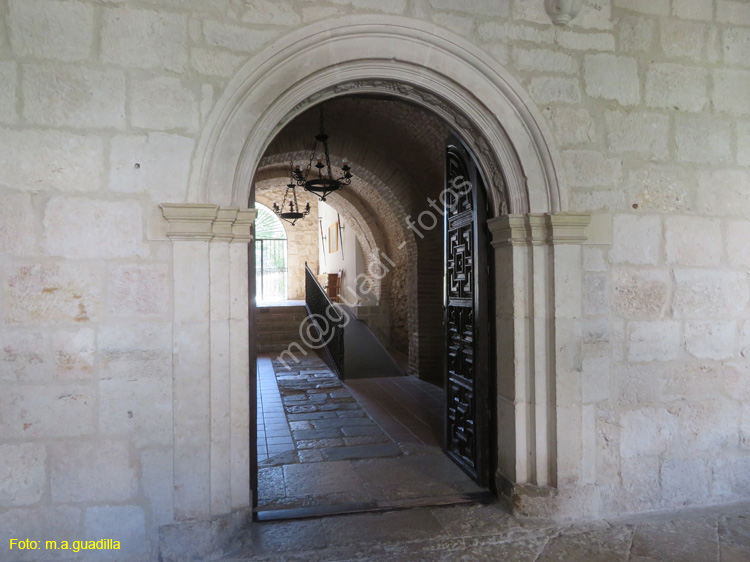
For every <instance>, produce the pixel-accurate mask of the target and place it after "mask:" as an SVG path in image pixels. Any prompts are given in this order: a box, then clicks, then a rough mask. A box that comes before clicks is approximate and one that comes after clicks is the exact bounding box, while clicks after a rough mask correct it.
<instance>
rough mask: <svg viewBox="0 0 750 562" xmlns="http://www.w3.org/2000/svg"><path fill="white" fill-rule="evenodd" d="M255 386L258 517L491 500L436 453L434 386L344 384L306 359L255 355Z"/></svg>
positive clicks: (394, 381) (388, 381)
mask: <svg viewBox="0 0 750 562" xmlns="http://www.w3.org/2000/svg"><path fill="white" fill-rule="evenodd" d="M273 370H275V379H276V383H277V384H273V382H274V379H273V378H271V376H270V375H269V373H271V372H272V371H273ZM258 382H259V389H260V391H259V395H258V443H259V456H258V461H259V470H258V481H259V498H258V510H257V517H258V519H260V520H272V519H286V518H299V517H309V516H314V515H320V514H327V513H351V512H360V511H379V510H385V509H393V508H401V507H409V506H419V505H445V504H457V503H465V502H473V501H478V500H486V499H488V497H489V495H488V493H487V492H486V491H484V490H482V489H481V488H480V487H479V486H477V485H476V484H475V483H474V482H473V481H472V480H471V479H470V478H469V477H468V476H467V475H466V474H465V473H464V472H462V471H461V470H460V469H459V468H458V467H457V466H456V465H455V464H453V463H452V462H451V461H450V460H449V459H448V457H446V456H445V455H444V454H443V451H442V448H441V435H442V410H441V408H442V400H443V397H442V390H441V389H440V388H438V387H435V386H434V385H431V384H429V383H425V382H423V381H420V380H419V379H417V378H416V377H406V376H404V377H389V378H370V379H355V380H353V381H351V382H346V383H342V382H341V381H339V379H338V378H337V377H336V375H335V374H334V373H332V372H331V371H330V369H328V367H327V366H326V365H325V364H324V363H323V362H322V361H321V360H320V359H319V358H317V357H315V356H312V355H308V356H307V357H305V358H303V359H302V360H301V361H300V363H299V364H296V365H291V369H290V370H286V369H285V368H284V366H282V365H281V364H280V363H279V362H278V361H275V360H273V359H272V358H271V357H270V356H268V355H262V356H260V357H259V358H258ZM278 404H282V405H283V413H284V414H285V416H286V417H285V422H286V425H283V424H281V423H280V416H279V408H278ZM269 405H270V407H269ZM288 435H291V442H292V445H291V446H289V445H287V443H288V438H287V436H288ZM264 443H267V446H266V448H265V449H264V448H263V444H264Z"/></svg>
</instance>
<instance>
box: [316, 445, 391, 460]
mask: <svg viewBox="0 0 750 562" xmlns="http://www.w3.org/2000/svg"><path fill="white" fill-rule="evenodd" d="M321 452H322V453H323V456H324V457H325V458H326V459H328V460H330V461H340V460H349V459H366V458H372V457H396V456H399V455H400V454H401V449H399V448H398V445H396V444H394V443H383V444H378V445H354V446H351V447H326V448H324V449H322V450H321Z"/></svg>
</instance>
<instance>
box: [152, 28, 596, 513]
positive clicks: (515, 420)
mask: <svg viewBox="0 0 750 562" xmlns="http://www.w3.org/2000/svg"><path fill="white" fill-rule="evenodd" d="M353 91H356V92H358V93H374V94H377V93H387V94H388V95H391V96H394V97H397V98H402V99H408V100H409V101H411V102H412V103H416V104H418V105H420V106H422V107H424V108H426V109H427V110H429V111H431V112H433V113H434V114H436V115H437V116H439V117H440V118H442V119H443V120H444V121H445V122H446V123H447V124H449V126H450V127H451V128H453V129H455V130H456V131H457V132H458V133H459V134H460V135H461V136H462V137H463V138H465V139H467V140H468V144H469V148H471V149H472V150H473V151H474V153H475V155H476V157H477V160H478V161H479V164H480V167H481V168H482V169H483V170H485V173H486V176H487V177H486V178H485V179H486V184H487V189H488V197H489V199H490V202H491V209H490V210H491V214H492V215H493V216H494V217H495V218H493V219H491V220H490V221H489V223H488V226H489V229H490V231H491V233H492V244H493V247H494V248H495V267H496V272H495V282H496V287H495V291H494V292H495V301H496V311H495V315H496V323H497V324H498V326H499V327H498V330H497V333H498V335H497V340H496V342H495V345H496V348H497V350H498V351H497V354H498V360H497V369H496V371H497V372H496V373H495V376H496V377H497V380H498V387H501V388H502V390H501V391H499V392H498V396H497V403H496V412H495V416H496V420H497V432H498V450H497V451H495V453H496V455H497V459H496V460H497V462H496V466H497V467H498V470H497V474H496V475H495V478H496V482H497V487H498V489H499V490H500V491H501V492H502V493H504V494H506V495H509V496H518V495H519V494H522V493H523V486H524V485H533V486H556V485H559V484H565V485H574V484H575V482H576V474H577V473H578V472H579V471H580V464H581V462H582V461H581V455H580V450H581V443H580V437H579V436H578V434H579V433H580V431H577V430H576V427H577V426H576V423H578V422H580V408H581V401H580V397H576V395H575V388H576V385H575V377H576V376H578V375H577V374H576V370H575V367H574V366H572V367H571V365H570V361H569V356H571V355H574V354H575V348H576V346H578V345H580V341H579V340H580V338H578V336H576V333H577V332H576V321H577V318H578V317H580V311H581V308H582V307H581V274H580V272H581V248H580V244H582V243H583V242H585V241H586V239H587V236H588V232H587V226H588V224H589V217H588V216H584V215H569V214H565V213H562V212H561V211H564V209H565V208H566V207H567V196H566V191H565V187H564V184H563V183H562V179H561V176H560V166H559V165H558V158H557V155H556V153H555V150H554V148H553V147H552V146H551V145H550V144H549V143H548V141H547V139H548V138H551V135H550V134H549V133H548V131H547V130H546V128H545V126H544V125H543V123H542V120H541V119H540V117H539V113H538V111H537V110H536V109H535V108H534V105H533V103H532V102H531V101H530V100H529V98H528V97H527V95H526V94H525V93H524V91H523V89H522V88H521V86H520V85H519V84H518V83H517V82H516V81H515V80H514V79H513V77H512V76H510V75H509V74H508V73H507V72H506V71H505V70H504V69H503V68H501V67H500V66H499V65H498V63H497V62H495V61H494V60H493V59H491V57H489V56H488V55H487V54H485V53H483V52H481V51H480V50H478V49H477V48H476V47H474V46H472V45H471V44H469V43H467V42H466V41H464V40H463V39H461V38H459V37H457V36H454V35H452V34H450V33H449V32H447V31H446V30H444V29H440V28H437V27H435V26H432V25H430V24H426V23H424V22H421V21H415V20H409V19H404V18H384V17H378V18H374V17H369V16H364V17H344V18H341V19H333V20H328V21H326V22H321V23H316V24H313V25H311V26H308V27H305V28H303V29H301V30H298V31H297V32H295V33H292V34H291V35H288V36H286V37H284V39H283V40H282V41H280V42H278V43H277V44H274V45H272V46H271V47H269V48H268V49H266V50H265V51H263V52H262V53H261V54H259V55H257V56H256V57H254V58H253V59H252V60H251V61H250V62H248V63H247V64H246V65H245V67H243V69H242V70H241V71H240V72H239V73H238V75H237V76H236V77H235V78H234V79H233V80H232V81H231V83H230V84H229V85H228V87H227V89H226V91H225V93H224V95H223V96H222V97H221V99H220V100H219V101H218V103H217V105H216V107H215V108H214V110H213V112H212V114H211V116H210V118H209V121H208V125H207V127H206V129H205V131H204V134H203V136H202V137H201V141H200V144H199V147H198V150H197V153H196V157H195V161H194V164H193V175H192V179H191V184H190V190H189V198H188V200H189V202H190V203H189V204H188V205H184V206H182V207H184V208H186V209H191V208H192V209H195V210H196V213H197V215H200V217H199V219H200V220H198V219H195V220H194V221H193V222H196V221H198V222H200V224H202V225H204V224H205V225H207V226H206V227H203V231H205V230H206V229H207V231H208V232H209V233H210V232H211V231H212V228H213V229H214V230H215V229H216V220H217V219H216V217H217V215H216V209H217V208H218V212H219V214H221V213H222V212H223V211H222V209H223V208H225V207H226V208H233V207H244V204H245V202H246V201H247V195H248V188H249V185H250V182H251V180H252V178H253V175H254V174H255V171H256V168H257V166H258V164H259V162H260V159H261V156H262V155H263V153H264V151H265V148H266V147H267V146H268V143H269V142H270V141H271V139H272V138H273V137H274V136H275V134H276V133H277V132H278V131H279V130H281V128H283V127H284V126H285V125H286V124H287V123H288V122H290V121H291V120H292V119H293V118H294V117H295V116H296V115H298V114H299V113H300V112H302V111H304V109H305V108H306V107H307V106H308V105H309V104H311V103H317V102H321V101H325V100H326V99H330V98H333V97H336V96H337V95H340V94H341V93H343V92H347V93H351V92H353ZM207 203H210V205H211V206H212V210H211V211H210V212H209V211H206V210H205V208H204V207H206V204H207ZM201 204H203V205H201ZM167 214H169V215H170V216H167V219H168V220H169V221H170V226H171V228H172V233H173V234H174V239H175V240H179V244H180V251H179V252H175V253H174V260H175V267H174V271H175V281H174V283H175V309H176V310H179V309H180V303H179V302H177V301H178V300H179V294H178V293H179V292H184V287H185V285H186V281H185V279H184V278H182V276H183V275H188V274H189V275H194V274H195V263H193V264H192V267H191V266H190V265H189V264H187V263H182V261H185V260H187V261H188V262H189V261H190V260H191V259H193V250H192V248H191V247H188V246H191V241H192V240H193V238H191V237H190V233H189V232H188V233H187V234H185V233H184V232H183V231H181V230H180V228H181V227H182V226H183V225H185V224H186V223H185V222H184V221H183V222H179V220H181V219H174V217H177V216H178V215H179V213H177V212H176V211H174V209H172V210H171V211H170V213H165V215H167ZM209 215H211V216H209ZM170 217H172V218H170ZM191 228H193V227H192V226H191ZM210 239H211V237H210V236H203V237H202V238H195V240H196V244H198V243H201V244H202V243H204V242H205V241H206V240H210ZM199 254H200V262H199V264H198V265H199V267H200V268H205V269H206V276H205V277H206V280H207V283H205V286H201V287H200V288H199V289H201V290H205V291H206V292H207V293H208V294H207V298H206V299H205V300H206V303H207V304H208V303H212V302H213V300H214V291H218V294H221V291H222V286H219V285H217V286H216V287H214V285H212V284H211V283H209V282H208V280H210V279H213V275H214V274H212V271H213V270H214V269H215V270H217V271H222V268H224V266H225V264H224V263H223V261H222V257H221V256H222V254H220V253H218V252H217V253H216V260H214V259H213V255H214V252H210V253H206V252H203V253H201V252H199ZM204 254H205V257H204ZM209 256H210V258H209ZM181 260H182V261H181ZM178 262H179V263H178ZM501 265H502V267H501ZM232 271H234V272H237V271H239V272H240V274H241V273H242V272H241V267H240V268H234V269H233V270H232ZM229 282H230V287H232V289H233V290H241V288H242V283H243V279H242V275H239V276H236V273H234V274H233V276H232V277H231V278H230V280H229ZM244 283H245V287H246V286H247V278H246V277H245V278H244ZM560 296H562V297H563V298H560ZM219 300H220V301H221V299H219ZM235 301H236V302H235ZM221 302H222V303H223V301H221ZM238 303H239V304H238ZM222 306H223V304H222ZM229 306H230V308H229V310H228V313H227V315H226V322H228V324H229V325H230V326H232V327H233V328H234V327H236V326H242V325H243V324H242V322H243V319H244V322H245V324H244V325H247V309H246V308H244V309H243V308H242V307H243V301H242V299H232V300H231V302H230V303H229ZM222 318H223V317H222ZM189 320H190V322H186V323H184V324H178V323H177V322H176V324H175V330H174V338H175V341H176V342H179V341H185V340H190V338H192V337H194V335H195V332H196V324H199V325H200V326H201V330H199V331H201V333H202V331H203V330H204V329H205V330H208V331H209V332H211V333H213V331H214V330H215V329H217V330H219V331H222V330H224V327H223V326H224V323H223V322H224V321H223V320H222V322H219V323H217V322H215V319H214V316H213V315H212V314H211V311H210V310H209V311H208V314H207V315H206V316H205V317H201V318H193V317H191V318H189ZM211 341H214V338H213V337H212V338H211ZM204 351H205V352H207V353H208V356H207V357H204V358H201V361H200V364H201V365H202V370H200V372H195V371H194V372H192V374H191V376H192V377H193V378H200V379H201V380H205V385H206V386H208V387H210V386H212V385H213V384H217V385H219V386H220V387H221V388H224V387H223V386H221V383H222V381H224V380H225V379H226V378H227V373H229V375H228V378H229V379H230V380H231V381H234V382H233V383H232V384H230V385H228V386H229V390H230V391H231V395H230V396H229V397H228V400H226V401H222V402H221V404H217V405H214V404H213V402H209V403H207V404H206V406H208V411H207V412H206V414H207V418H206V419H207V420H208V421H209V425H208V427H209V428H210V429H211V431H208V432H204V433H200V434H196V433H195V432H193V433H191V434H190V435H191V437H190V439H189V440H188V442H186V445H185V446H184V447H183V446H182V444H181V441H180V440H179V439H177V438H176V439H175V456H174V458H175V481H176V484H179V485H180V486H182V488H181V490H180V495H179V496H178V495H176V496H175V513H176V516H177V518H178V519H189V518H204V519H207V518H211V517H213V516H217V515H222V514H226V513H229V512H232V511H236V510H238V509H242V508H246V507H247V506H249V504H250V502H249V499H248V495H247V487H246V486H245V485H243V482H242V481H243V477H244V476H246V475H247V469H246V467H247V459H248V457H249V455H250V454H251V451H250V450H249V446H248V439H243V438H242V437H243V435H244V434H243V432H246V431H247V429H248V428H247V427H246V425H242V424H240V427H241V430H240V431H238V432H236V433H231V434H228V435H229V436H230V439H229V440H228V441H226V442H225V441H221V443H219V444H217V443H215V442H214V438H213V427H214V426H213V420H215V419H217V418H220V417H221V416H223V415H225V412H226V410H219V409H217V408H227V405H228V408H229V411H230V413H231V418H232V419H235V417H236V416H241V415H242V411H243V410H242V409H243V408H246V405H247V398H248V396H247V389H246V388H245V387H243V386H242V384H241V377H242V374H241V373H240V372H239V371H237V370H235V368H234V367H232V366H230V367H227V366H226V365H225V364H224V363H223V360H222V359H221V357H218V356H217V357H214V354H213V351H212V350H210V349H208V348H207V349H206V350H204ZM220 351H221V350H219V351H218V352H220ZM218 352H217V353H218ZM232 357H236V359H237V365H242V360H243V358H247V357H249V349H248V347H247V345H246V344H245V345H244V347H243V345H242V344H238V345H237V347H235V348H232ZM177 379H178V374H177V372H175V381H177ZM175 384H177V382H176V383H175ZM234 384H236V385H237V387H236V388H235V387H234V386H233V385H234ZM235 391H236V392H235ZM243 400H244V402H243ZM175 401H176V402H175V404H176V407H175V412H176V413H175V420H174V422H175V435H176V436H178V435H182V434H187V433H189V432H190V431H191V428H193V427H194V426H195V425H196V424H197V423H198V424H200V423H203V422H205V419H202V420H198V419H196V414H194V413H192V412H189V411H187V409H185V408H182V407H179V408H178V407H177V406H179V405H178V404H177V398H176V399H175ZM225 402H226V403H225ZM201 412H203V410H201ZM245 414H246V410H245ZM201 415H203V414H201ZM576 420H578V422H577V421H576ZM201 439H202V440H203V441H205V442H203V444H202V446H201V443H199V442H198V441H199V440H201ZM562 442H564V443H563V444H564V446H563V445H561V443H562ZM225 449H226V450H225ZM214 450H216V451H217V453H220V454H217V455H213V454H212V455H210V456H209V458H205V457H206V455H202V454H199V455H197V456H196V455H195V454H194V453H195V452H196V451H199V452H200V451H214ZM191 455H192V456H191ZM196 463H199V466H197V468H198V470H194V469H195V468H196V466H195V465H196ZM243 463H244V464H243ZM178 475H185V478H184V481H183V479H181V478H179V477H178ZM187 475H189V478H188V476H187ZM227 475H229V482H230V483H231V486H229V485H223V484H222V482H224V481H225V479H226V477H227ZM246 482H247V480H246V481H245V483H246ZM214 484H216V485H215V486H214ZM519 485H521V486H519ZM528 505H531V504H528Z"/></svg>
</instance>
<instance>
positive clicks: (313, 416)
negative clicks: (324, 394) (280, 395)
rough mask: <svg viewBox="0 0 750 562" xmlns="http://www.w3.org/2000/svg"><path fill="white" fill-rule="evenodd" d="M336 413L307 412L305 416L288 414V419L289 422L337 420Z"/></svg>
mask: <svg viewBox="0 0 750 562" xmlns="http://www.w3.org/2000/svg"><path fill="white" fill-rule="evenodd" d="M335 417H336V412H307V413H304V414H288V415H287V419H288V420H289V421H308V420H321V419H326V418H335Z"/></svg>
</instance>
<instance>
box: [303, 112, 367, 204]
mask: <svg viewBox="0 0 750 562" xmlns="http://www.w3.org/2000/svg"><path fill="white" fill-rule="evenodd" d="M318 145H322V149H323V154H320V153H319V152H318V150H319V146H318ZM313 160H317V164H315V168H317V170H318V171H317V172H314V171H312V168H313ZM341 171H342V174H341V176H340V177H334V175H333V170H332V169H331V156H330V154H329V152H328V135H327V134H326V132H325V126H324V123H323V106H322V105H321V106H320V132H319V133H318V134H317V135H315V144H313V148H312V151H311V152H310V161H309V162H308V163H307V168H306V169H305V170H304V171H302V169H301V168H300V167H299V166H297V167H296V168H295V169H294V172H293V174H292V175H293V177H294V180H295V181H296V182H297V185H298V186H300V187H304V188H305V191H309V192H311V193H314V194H315V195H317V196H318V197H320V200H321V201H325V200H326V195H328V194H329V193H333V192H334V191H338V190H339V189H341V188H342V187H344V186H345V185H349V184H351V183H352V174H351V167H350V166H349V162H348V161H347V159H346V158H344V159H343V166H341Z"/></svg>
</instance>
